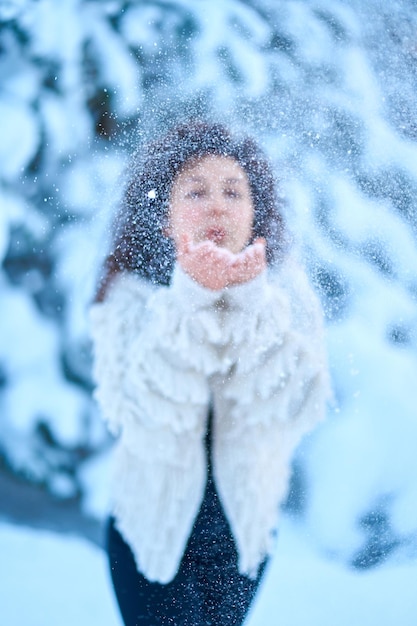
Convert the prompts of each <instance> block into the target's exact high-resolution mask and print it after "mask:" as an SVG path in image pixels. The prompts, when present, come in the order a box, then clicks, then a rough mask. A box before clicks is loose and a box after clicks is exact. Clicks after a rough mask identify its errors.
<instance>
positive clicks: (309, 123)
mask: <svg viewBox="0 0 417 626" xmlns="http://www.w3.org/2000/svg"><path fill="white" fill-rule="evenodd" d="M416 26H417V14H416V11H415V3H413V2H412V1H411V0H398V1H397V2H395V3H389V5H388V3H384V2H382V0H368V1H367V2H366V3H364V2H360V1H359V0H353V1H351V2H344V1H343V0H246V1H243V0H225V1H224V2H213V1H212V0H141V1H140V2H139V1H135V0H130V1H129V0H125V1H122V0H102V1H98V0H60V2H56V1H54V0H9V1H0V46H1V56H0V120H1V141H0V185H1V187H0V260H1V263H2V264H1V270H0V312H1V325H0V413H1V422H0V452H1V456H2V459H3V462H4V463H5V464H6V465H7V466H8V467H10V468H12V469H13V471H16V472H20V473H23V474H25V475H27V476H28V478H29V479H31V480H35V481H38V482H42V483H44V484H45V485H47V487H48V488H49V489H51V490H52V491H53V492H55V493H58V494H61V495H73V494H76V493H83V492H85V490H86V483H85V481H84V475H85V472H84V469H85V467H86V463H87V462H89V460H90V459H91V458H94V457H95V456H97V455H98V454H99V453H100V452H101V451H102V450H103V449H104V448H105V447H106V446H107V445H108V443H109V440H108V438H107V435H106V433H105V431H104V428H103V426H102V424H101V421H100V419H99V418H98V416H97V414H96V410H95V408H94V405H93V403H92V401H91V388H92V381H91V372H90V366H91V354H90V342H89V338H88V322H87V314H86V312H87V309H88V304H89V302H90V300H91V298H92V294H93V290H94V280H95V277H96V272H97V268H98V266H99V263H100V260H101V258H102V256H103V255H104V253H105V250H106V245H107V240H108V233H109V224H110V215H111V214H112V211H113V208H114V206H115V204H116V203H117V198H118V194H119V192H120V183H121V173H122V171H123V167H124V164H125V162H126V159H127V158H128V156H129V154H130V153H131V152H132V151H133V150H134V149H135V148H137V147H138V145H140V142H141V141H143V140H145V139H146V138H149V137H150V136H152V134H153V133H155V132H157V131H158V132H159V130H160V129H161V128H163V127H165V126H167V125H169V124H171V123H172V122H173V121H175V120H181V119H183V118H189V117H191V116H202V115H203V116H204V115H205V116H210V117H212V118H216V119H220V120H221V121H224V122H226V123H228V124H230V125H231V126H232V127H235V128H237V129H243V130H245V131H247V132H248V133H251V134H254V135H256V136H257V137H258V138H259V140H260V141H261V142H262V143H263V145H264V146H265V148H266V150H267V152H268V154H269V156H270V158H271V159H272V161H273V162H274V164H275V167H276V171H277V174H278V175H279V177H280V179H281V185H282V191H283V193H285V195H286V197H287V200H288V203H287V204H288V209H287V220H288V223H289V225H290V227H291V229H292V231H293V233H294V236H295V239H296V240H297V242H298V244H299V248H300V250H301V252H302V254H303V255H304V256H305V259H306V264H307V267H308V270H309V271H310V273H311V277H312V279H313V280H314V282H315V284H316V286H317V289H318V292H319V294H320V296H321V298H322V300H323V304H324V306H325V310H326V314H327V321H328V338H329V354H330V364H331V368H332V376H333V381H334V392H335V406H336V408H335V409H333V410H331V411H330V412H329V419H328V421H327V423H326V424H324V425H323V427H322V428H321V429H320V430H319V431H318V432H317V433H315V434H314V436H312V437H311V438H310V440H309V441H308V443H306V444H305V446H304V447H303V449H302V450H300V454H299V456H298V459H297V463H296V473H295V477H296V480H295V482H294V489H293V492H292V496H291V498H290V500H289V503H288V510H289V511H291V512H292V514H293V515H296V514H297V515H298V516H299V517H300V520H302V521H303V523H304V524H307V525H308V527H309V530H310V532H311V535H312V537H314V538H315V540H316V541H317V543H318V544H319V545H320V546H321V547H322V549H323V550H326V551H327V552H328V553H329V554H333V555H335V556H337V557H338V558H343V559H345V560H346V561H348V562H351V563H354V564H355V565H356V566H358V567H362V566H368V565H371V564H374V563H377V562H379V560H381V558H383V557H384V556H385V555H386V554H388V553H390V552H393V551H395V550H396V551H397V553H398V552H399V551H402V553H404V555H407V554H412V553H413V550H414V552H415V549H416V543H417V488H416V480H415V477H416V474H417V464H416V457H415V453H414V449H413V441H414V440H415V435H416V433H417V415H416V410H415V398H414V397H413V395H415V380H416V371H417V359H416V345H417V344H416V338H415V330H414V329H415V327H416V322H417V309H416V293H417V249H416V229H417V215H416V203H417V200H416V198H417V193H416V192H417V145H416V137H417V130H416V129H417V106H416V102H415V93H416V74H417V72H416V69H417V36H416V32H417V30H416ZM305 494H307V495H306V496H305V497H304V495H305Z"/></svg>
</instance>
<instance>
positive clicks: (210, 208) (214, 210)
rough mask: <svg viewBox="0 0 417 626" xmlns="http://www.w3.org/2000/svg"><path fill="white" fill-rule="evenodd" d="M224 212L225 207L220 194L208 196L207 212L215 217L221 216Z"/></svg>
mask: <svg viewBox="0 0 417 626" xmlns="http://www.w3.org/2000/svg"><path fill="white" fill-rule="evenodd" d="M226 211H227V206H226V203H225V201H224V198H223V197H222V195H221V194H220V193H215V194H210V197H209V198H208V202H207V212H208V213H209V214H210V215H214V216H216V217H217V216H219V215H223V214H224V213H226Z"/></svg>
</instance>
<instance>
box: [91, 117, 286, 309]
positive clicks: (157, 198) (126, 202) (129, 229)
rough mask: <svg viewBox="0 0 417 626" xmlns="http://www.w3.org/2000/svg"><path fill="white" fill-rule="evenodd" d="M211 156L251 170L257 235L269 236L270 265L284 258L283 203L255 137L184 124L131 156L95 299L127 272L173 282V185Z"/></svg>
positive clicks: (158, 281)
mask: <svg viewBox="0 0 417 626" xmlns="http://www.w3.org/2000/svg"><path fill="white" fill-rule="evenodd" d="M207 155H219V156H225V157H231V158H233V159H235V160H236V161H237V162H238V163H239V165H240V166H241V167H242V169H243V170H244V171H245V172H246V175H247V177H248V179H249V184H250V189H251V193H252V200H253V205H254V224H253V239H255V238H257V237H264V238H265V240H266V257H267V262H268V264H269V265H274V264H276V263H278V262H279V261H280V260H281V259H282V258H283V256H284V254H285V248H286V235H285V226H284V220H283V215H282V207H283V202H282V200H281V199H280V198H279V197H278V193H277V186H276V182H275V179H274V176H273V173H272V169H271V166H270V165H269V163H268V161H267V159H266V158H265V156H264V154H263V153H262V151H261V150H260V149H259V147H258V146H257V145H256V143H255V142H254V141H253V140H252V139H250V138H242V139H239V138H237V137H236V138H235V137H233V136H232V134H231V133H230V132H229V130H227V129H226V128H225V127H224V126H222V125H221V124H212V123H207V122H194V123H184V124H180V125H178V126H176V127H175V128H173V129H172V130H171V131H170V132H168V133H167V134H166V135H165V136H164V137H162V138H161V139H159V140H156V141H154V142H152V143H150V144H149V145H148V146H147V147H146V148H145V149H143V150H141V151H139V152H138V153H137V154H136V155H134V157H133V159H132V164H131V166H130V169H129V179H128V181H127V185H126V188H125V191H124V195H123V197H122V202H121V206H120V210H119V211H118V214H117V216H116V220H115V224H114V237H113V243H112V247H111V252H110V254H109V255H108V256H107V258H106V259H105V262H104V266H103V271H102V276H101V278H100V282H99V287H98V291H97V295H96V301H101V300H103V299H104V297H105V294H106V290H107V287H108V285H109V283H110V282H111V280H112V278H113V277H114V276H115V275H116V274H117V273H118V272H122V271H130V272H134V273H136V274H138V275H139V276H141V277H143V278H145V279H147V280H149V281H152V282H153V283H156V284H161V285H168V284H169V282H170V279H171V275H172V271H173V266H174V262H175V248H174V244H173V242H172V240H171V239H170V238H169V237H168V236H167V235H166V234H165V233H166V226H167V225H168V209H169V198H170V193H171V188H172V184H173V182H174V179H175V177H176V176H177V174H178V173H179V172H180V171H181V170H182V169H183V167H184V166H185V164H189V163H190V162H191V161H193V160H196V159H199V158H202V157H204V156H207Z"/></svg>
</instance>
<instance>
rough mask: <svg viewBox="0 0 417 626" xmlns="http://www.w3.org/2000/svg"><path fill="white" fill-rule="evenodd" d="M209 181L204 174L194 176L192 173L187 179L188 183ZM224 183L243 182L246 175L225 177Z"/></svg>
mask: <svg viewBox="0 0 417 626" xmlns="http://www.w3.org/2000/svg"><path fill="white" fill-rule="evenodd" d="M206 181H207V178H206V177H204V176H193V175H190V176H188V177H187V178H186V179H185V182H186V183H205V182H206ZM222 182H224V183H226V184H228V185H230V184H234V183H242V182H244V177H243V176H241V177H239V178H224V179H223V181H222Z"/></svg>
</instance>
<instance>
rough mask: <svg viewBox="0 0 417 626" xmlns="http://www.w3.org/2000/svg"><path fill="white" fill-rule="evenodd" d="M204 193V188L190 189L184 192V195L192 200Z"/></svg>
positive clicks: (202, 195) (201, 196)
mask: <svg viewBox="0 0 417 626" xmlns="http://www.w3.org/2000/svg"><path fill="white" fill-rule="evenodd" d="M205 195H206V192H205V189H190V191H188V192H187V193H186V194H185V197H186V198H190V199H192V200H194V199H198V198H203V197H204V196H205Z"/></svg>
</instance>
